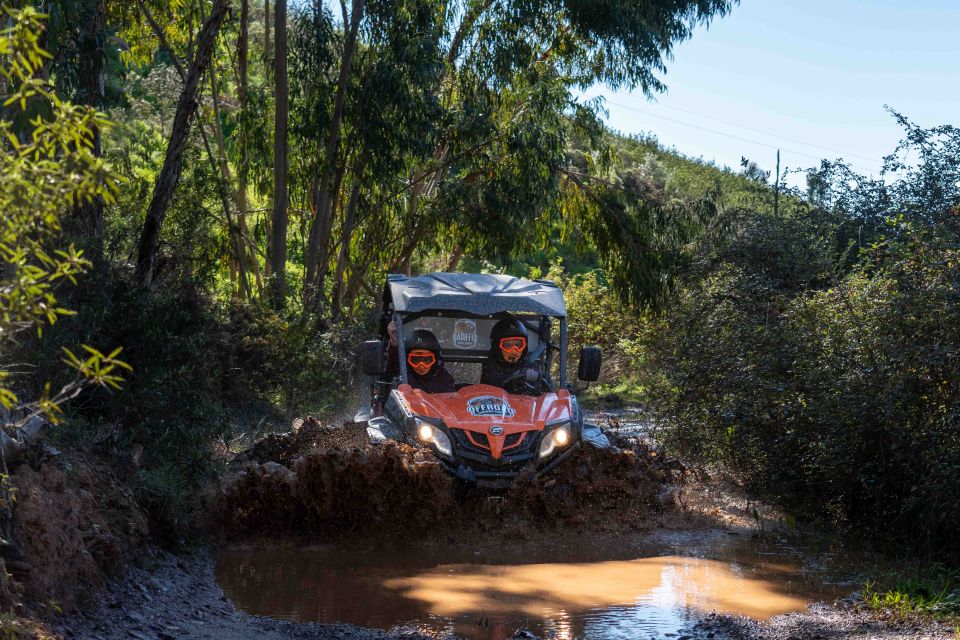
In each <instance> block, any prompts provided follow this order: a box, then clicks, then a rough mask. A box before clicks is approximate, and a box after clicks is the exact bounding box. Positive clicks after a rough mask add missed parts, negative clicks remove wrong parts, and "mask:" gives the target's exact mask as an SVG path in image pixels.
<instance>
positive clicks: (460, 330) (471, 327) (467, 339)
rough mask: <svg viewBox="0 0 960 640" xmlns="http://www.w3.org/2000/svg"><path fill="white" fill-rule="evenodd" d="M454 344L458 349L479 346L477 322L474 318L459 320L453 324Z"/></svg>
mask: <svg viewBox="0 0 960 640" xmlns="http://www.w3.org/2000/svg"><path fill="white" fill-rule="evenodd" d="M453 344H454V346H456V347H457V348H458V349H473V348H474V347H475V346H477V323H476V322H474V321H473V320H457V322H456V324H454V325H453Z"/></svg>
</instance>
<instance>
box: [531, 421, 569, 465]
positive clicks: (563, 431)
mask: <svg viewBox="0 0 960 640" xmlns="http://www.w3.org/2000/svg"><path fill="white" fill-rule="evenodd" d="M569 442H570V432H569V431H568V430H567V428H566V427H560V428H559V429H554V430H553V431H551V432H550V433H548V434H547V435H546V437H544V439H543V441H542V442H541V443H540V450H539V451H538V452H537V456H538V457H540V458H546V457H547V456H549V455H550V454H551V453H553V452H554V451H556V450H557V449H559V448H561V447H565V446H566V445H567V444H568V443H569Z"/></svg>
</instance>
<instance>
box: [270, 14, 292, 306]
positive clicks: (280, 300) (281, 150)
mask: <svg viewBox="0 0 960 640" xmlns="http://www.w3.org/2000/svg"><path fill="white" fill-rule="evenodd" d="M274 13H275V14H276V23H275V26H276V29H275V31H276V41H277V50H276V55H275V56H274V67H275V73H274V83H275V87H276V103H277V104H276V114H275V124H274V126H275V132H274V141H273V224H272V234H271V235H272V237H271V250H270V260H271V262H272V266H271V271H272V272H273V280H271V294H272V299H273V304H274V306H276V307H277V308H282V307H283V305H284V299H285V297H286V294H287V280H286V267H287V162H288V158H287V109H288V89H289V87H288V86H287V0H276V5H275V7H274Z"/></svg>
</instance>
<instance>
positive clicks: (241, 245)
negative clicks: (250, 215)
mask: <svg viewBox="0 0 960 640" xmlns="http://www.w3.org/2000/svg"><path fill="white" fill-rule="evenodd" d="M208 75H209V76H210V95H211V97H212V98H213V120H214V122H213V138H214V141H215V142H216V143H217V166H218V168H219V169H220V196H221V198H222V199H223V211H224V214H225V215H226V217H227V231H228V232H229V234H230V239H231V241H232V242H233V251H234V256H235V259H236V266H237V270H238V272H239V286H238V288H237V295H238V296H239V297H240V298H241V299H244V300H249V299H250V281H249V280H248V279H247V265H246V262H247V260H246V245H245V242H244V240H243V238H242V237H241V234H240V224H239V223H234V221H233V218H232V216H231V215H230V195H229V189H230V186H231V185H232V184H233V175H231V173H230V163H229V162H228V160H227V145H226V142H225V141H224V139H223V124H222V123H221V122H220V89H219V88H218V86H217V73H216V64H212V65H210V72H209V74H208ZM236 197H237V199H238V200H239V196H236ZM238 209H239V208H238ZM239 216H240V211H239V210H238V211H237V217H238V219H239Z"/></svg>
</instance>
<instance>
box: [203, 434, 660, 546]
mask: <svg viewBox="0 0 960 640" xmlns="http://www.w3.org/2000/svg"><path fill="white" fill-rule="evenodd" d="M295 426H296V425H295ZM308 428H309V429H310V430H311V431H310V433H311V434H312V435H308V436H302V435H300V432H302V431H303V430H304V429H308ZM349 429H350V425H347V427H345V428H344V430H343V431H340V430H338V429H336V428H333V429H331V428H320V427H319V426H318V425H316V423H315V422H313V423H311V422H303V423H301V425H300V426H299V428H295V429H294V431H293V432H291V434H287V435H286V436H279V437H272V438H271V440H270V441H269V442H268V443H265V442H264V441H261V442H260V443H257V444H256V445H255V446H254V447H253V448H252V449H251V450H250V452H248V453H247V454H244V455H243V457H242V458H241V462H240V468H239V471H238V473H237V474H235V475H234V477H232V478H230V479H229V480H228V481H227V483H226V486H225V488H224V490H223V494H222V496H221V500H220V505H221V512H220V518H221V522H222V525H223V526H222V530H224V531H226V532H228V535H229V537H231V538H232V539H236V538H246V537H256V536H262V535H271V536H273V535H277V534H288V535H296V536H307V537H309V538H312V539H319V540H324V541H326V540H329V539H332V538H341V537H345V536H350V535H351V534H357V535H358V537H359V536H368V535H370V533H371V532H386V533H390V534H392V535H394V536H396V537H401V538H402V537H422V536H424V535H426V536H429V537H431V538H438V539H449V538H450V537H451V536H459V535H464V534H466V533H468V532H482V531H491V530H493V529H496V530H497V531H504V532H509V533H510V534H511V535H514V536H516V537H518V538H519V539H526V538H527V537H529V536H530V535H531V532H532V531H536V530H543V529H550V528H556V527H560V526H562V527H574V528H577V527H588V528H600V529H602V530H629V529H636V528H641V527H643V526H645V525H646V524H647V522H648V520H649V514H650V513H651V512H653V511H656V510H658V509H660V504H661V502H662V501H661V500H658V494H659V493H660V489H661V487H662V485H663V484H664V483H665V482H669V481H672V480H675V479H676V476H677V474H678V471H677V470H676V469H675V468H671V467H670V466H669V465H668V464H665V463H664V462H663V461H661V460H660V459H659V458H658V457H657V456H656V454H655V453H654V452H651V451H647V450H646V449H644V448H642V446H641V445H637V446H636V447H634V448H633V449H630V450H610V451H606V450H605V451H598V450H594V449H592V448H589V447H586V448H584V449H581V450H580V451H578V452H576V453H575V455H573V456H572V457H571V458H570V459H569V460H568V461H566V462H565V463H564V464H563V465H561V466H560V467H559V468H558V469H557V470H556V471H555V472H554V473H553V474H552V475H551V476H550V477H546V478H542V479H541V480H540V481H537V482H532V483H531V482H518V483H517V485H515V486H514V487H512V488H511V489H510V490H508V491H507V492H506V493H505V494H497V495H495V496H494V495H491V494H489V493H485V492H482V491H478V490H470V489H469V488H464V487H462V486H457V484H456V483H455V482H454V481H453V480H452V479H451V478H450V477H449V476H447V475H446V474H445V473H444V472H443V470H442V468H441V467H440V465H439V464H437V462H436V461H435V459H434V458H433V457H432V456H431V455H430V454H429V453H428V452H425V451H423V450H419V449H415V448H413V447H408V446H405V445H398V444H394V443H388V444H386V445H383V446H379V447H365V448H362V449H361V448H359V447H353V448H343V447H342V445H341V443H342V442H343V441H344V440H348V441H349V440H350V439H351V438H350V437H349V436H348V435H344V434H349ZM325 439H331V440H332V441H331V442H327V441H325ZM271 458H277V459H280V460H283V461H284V462H286V464H283V463H281V462H278V461H277V460H274V459H271Z"/></svg>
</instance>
